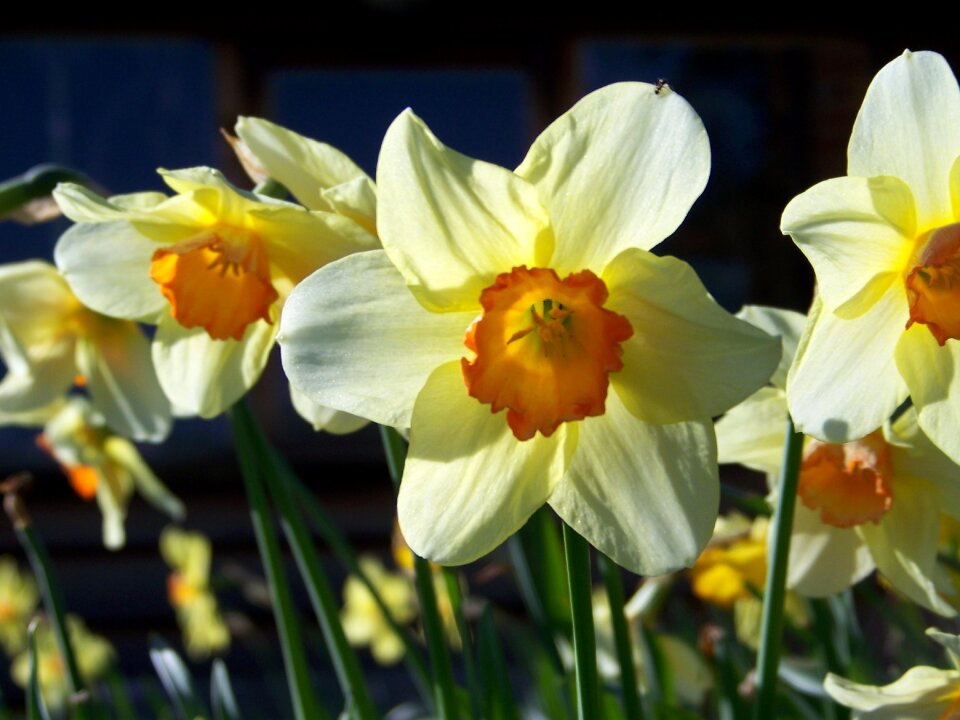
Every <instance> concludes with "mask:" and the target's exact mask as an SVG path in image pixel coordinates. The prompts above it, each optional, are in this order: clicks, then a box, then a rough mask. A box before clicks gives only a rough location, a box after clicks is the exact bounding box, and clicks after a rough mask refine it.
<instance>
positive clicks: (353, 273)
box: [279, 251, 475, 427]
mask: <svg viewBox="0 0 960 720" xmlns="http://www.w3.org/2000/svg"><path fill="white" fill-rule="evenodd" d="M474 319H475V314H474V313H472V312H470V313H432V312H429V311H427V310H425V309H424V308H423V307H422V306H421V305H420V304H419V303H418V302H417V301H416V299H414V297H413V295H411V294H410V291H409V290H408V289H407V287H406V285H405V284H404V281H403V277H402V276H401V275H400V273H398V272H397V270H396V268H394V266H393V264H392V263H391V262H390V260H389V258H387V256H386V254H385V253H384V252H382V251H373V252H366V253H358V254H356V255H350V256H349V257H345V258H343V259H342V260H338V261H337V262H334V263H331V264H330V265H327V266H326V267H324V268H321V269H320V270H319V271H317V272H316V273H314V274H313V275H311V276H310V277H309V278H307V279H306V280H304V281H303V282H302V283H301V284H300V285H298V286H297V288H296V289H295V290H294V291H293V292H292V293H291V294H290V297H289V299H288V300H287V303H286V305H285V306H284V308H283V315H282V317H281V319H280V337H279V341H280V347H281V351H282V358H283V367H284V370H285V371H286V373H287V377H288V378H289V379H290V382H291V383H292V384H294V385H296V386H297V387H298V388H299V389H300V390H301V391H302V392H304V393H306V394H307V396H308V397H309V398H310V399H311V400H312V401H313V402H316V403H319V404H321V405H326V406H328V407H333V408H338V409H341V410H344V411H346V412H350V413H352V414H354V415H358V416H360V417H365V418H369V419H370V420H373V421H374V422H378V423H381V424H383V425H393V426H398V427H409V426H410V415H411V412H412V410H413V404H414V400H415V399H416V397H417V394H418V393H419V392H420V390H421V389H422V388H423V386H424V384H425V383H426V382H427V378H428V377H429V376H430V373H431V372H433V371H434V370H435V369H436V368H437V367H438V366H439V365H441V364H443V363H445V362H449V361H450V360H453V359H455V358H457V357H459V356H462V355H464V354H465V353H466V348H465V347H464V345H463V337H464V333H465V332H466V330H467V327H468V326H469V325H470V323H471V322H473V320H474ZM460 384H461V386H462V385H463V380H462V379H461V381H460ZM464 393H466V390H464ZM474 402H475V401H474Z"/></svg>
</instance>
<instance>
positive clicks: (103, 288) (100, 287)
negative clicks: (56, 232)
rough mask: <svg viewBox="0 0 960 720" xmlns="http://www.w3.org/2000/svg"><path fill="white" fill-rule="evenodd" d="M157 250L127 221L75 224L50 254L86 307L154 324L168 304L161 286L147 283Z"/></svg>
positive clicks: (106, 313)
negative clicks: (161, 291)
mask: <svg viewBox="0 0 960 720" xmlns="http://www.w3.org/2000/svg"><path fill="white" fill-rule="evenodd" d="M157 248H158V245H157V244H156V243H154V242H152V241H151V240H148V239H147V238H146V237H144V236H143V235H142V234H141V233H139V232H138V231H137V230H136V229H135V228H134V227H133V226H132V225H131V224H130V223H127V222H122V221H121V222H105V223H98V224H94V225H74V226H73V227H71V228H70V229H69V230H67V231H66V232H65V233H64V234H63V235H62V236H61V237H60V240H59V241H58V242H57V246H56V248H55V249H54V252H53V256H54V260H55V261H56V263H57V267H58V268H59V269H60V272H61V273H63V276H64V277H65V278H66V280H67V283H68V284H69V285H70V289H71V290H73V292H74V294H75V295H76V296H77V297H78V298H79V299H80V302H82V303H83V304H84V305H86V306H88V307H89V308H91V309H93V310H96V311H97V312H100V313H103V314H104V315H110V316H111V317H118V318H125V319H128V320H143V321H156V317H157V315H158V314H159V313H160V312H161V311H163V310H164V309H165V308H166V305H167V301H166V300H165V299H164V297H163V295H161V294H160V287H159V286H158V285H156V284H155V283H153V282H150V281H149V279H148V278H149V272H150V260H151V258H152V257H153V253H154V252H155V251H156V250H157ZM106 278H109V281H106Z"/></svg>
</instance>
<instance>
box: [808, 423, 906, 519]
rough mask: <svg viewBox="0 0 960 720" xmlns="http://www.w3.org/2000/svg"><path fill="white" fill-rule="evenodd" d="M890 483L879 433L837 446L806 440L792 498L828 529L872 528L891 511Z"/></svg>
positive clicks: (886, 450) (885, 449)
mask: <svg viewBox="0 0 960 720" xmlns="http://www.w3.org/2000/svg"><path fill="white" fill-rule="evenodd" d="M892 480H893V471H892V467H891V464H890V451H889V447H888V446H887V442H886V440H884V439H883V434H882V433H881V432H880V431H874V432H872V433H871V434H869V435H867V436H866V437H865V438H863V439H862V440H855V441H854V442H849V443H844V444H842V445H837V444H833V443H822V442H819V441H818V440H810V441H809V442H808V444H807V447H806V450H805V451H804V454H803V462H802V463H801V464H800V483H799V486H798V488H797V494H798V495H799V496H800V499H801V500H803V504H804V505H806V506H807V507H808V508H810V509H811V510H819V511H820V519H821V520H822V521H823V522H825V523H827V524H828V525H833V526H834V527H839V528H849V527H853V526H855V525H861V524H863V523H865V522H867V521H868V520H869V521H871V522H873V523H874V524H877V523H879V522H880V518H881V517H883V515H884V513H886V512H887V511H888V510H890V508H891V506H892V505H893V490H892V488H891V481H892Z"/></svg>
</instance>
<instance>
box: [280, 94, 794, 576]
mask: <svg viewBox="0 0 960 720" xmlns="http://www.w3.org/2000/svg"><path fill="white" fill-rule="evenodd" d="M709 168H710V153H709V146H708V143H707V137H706V133H705V131H704V129H703V126H702V124H701V123H700V119H699V118H698V117H697V115H696V113H694V112H693V110H692V109H691V108H690V106H689V105H688V104H687V103H686V102H685V101H684V100H683V99H682V98H680V97H679V96H678V95H676V94H674V93H672V92H671V91H670V90H669V89H668V88H665V89H664V90H663V91H662V92H659V93H658V92H657V91H656V89H655V88H654V87H653V86H652V85H646V84H642V83H624V84H619V85H613V86H610V87H607V88H604V89H602V90H599V91H597V92H595V93H592V94H591V95H589V96H588V97H586V98H584V99H583V100H582V101H580V102H579V103H578V104H577V105H576V106H575V107H574V108H573V109H571V110H570V111H569V112H567V113H566V114H564V115H563V116H561V117H560V118H559V119H558V120H557V121H555V122H554V123H553V124H552V125H551V126H550V127H549V128H547V129H546V131H545V132H544V133H543V134H542V135H540V137H539V138H538V139H537V140H536V141H535V142H534V144H533V147H532V148H531V149H530V151H529V153H528V155H527V157H526V159H525V160H524V161H523V163H522V164H521V165H520V167H518V168H517V170H516V171H513V172H511V171H509V170H507V169H505V168H501V167H498V166H495V165H491V164H488V163H484V162H481V161H479V160H474V159H472V158H469V157H466V156H464V155H460V154H459V153H456V152H454V151H453V150H450V149H448V148H447V147H445V146H444V145H443V144H442V143H441V142H440V141H439V140H438V139H437V138H436V137H434V135H433V134H432V133H431V132H430V130H429V129H428V128H427V127H426V125H425V124H424V123H423V122H422V121H421V120H420V119H419V118H417V117H416V116H415V115H414V114H413V113H412V112H411V111H409V110H408V111H405V112H404V113H402V114H401V115H400V116H399V117H398V118H397V119H396V120H395V121H394V122H393V124H392V125H391V126H390V128H389V130H388V131H387V134H386V137H385V139H384V142H383V146H382V148H381V152H380V159H379V164H378V168H377V192H378V207H377V227H378V230H379V232H380V238H381V241H382V242H383V246H384V251H376V252H368V253H359V254H356V255H353V256H351V257H348V258H344V259H343V260H341V261H338V262H335V263H332V264H330V265H328V266H327V267H325V268H323V269H321V270H320V271H319V272H317V273H316V274H314V275H313V276H311V277H310V278H308V279H307V280H306V281H305V282H304V283H301V285H300V286H299V287H298V288H297V289H296V290H295V291H294V293H293V294H292V295H291V298H290V302H289V304H288V306H287V308H286V310H285V312H284V317H283V319H282V323H281V325H282V327H281V347H282V351H283V362H284V367H285V369H286V372H287V374H288V376H289V378H290V380H291V382H292V383H293V384H294V385H295V386H297V387H298V388H299V389H300V390H301V391H303V392H305V393H307V394H308V395H309V396H310V397H311V399H313V400H314V401H315V402H318V403H320V404H323V405H328V406H331V407H335V408H338V409H340V410H345V411H347V412H350V413H353V414H355V415H358V416H360V417H366V418H370V419H371V420H374V421H376V422H379V423H382V424H387V425H393V426H397V427H410V449H409V453H408V458H407V462H406V467H405V471H404V476H403V479H402V484H401V487H400V494H399V499H398V514H399V520H400V526H401V529H402V530H403V535H404V537H405V538H406V540H407V542H408V543H409V544H410V546H411V548H413V550H414V551H415V552H416V553H418V554H419V555H421V556H424V557H427V558H429V559H431V560H434V561H436V562H440V563H444V564H459V563H466V562H470V561H472V560H474V559H476V558H478V557H480V556H482V555H484V554H485V553H487V552H489V551H491V550H492V549H493V548H495V547H496V546H497V545H498V544H499V543H501V542H502V541H503V540H504V539H506V538H507V537H508V536H510V535H511V534H512V533H514V532H515V531H516V530H517V529H519V528H520V527H521V526H522V525H523V523H524V522H525V521H526V520H527V518H528V517H530V515H531V514H532V513H533V512H534V511H535V510H536V509H537V508H539V507H540V506H542V505H543V504H544V503H545V502H549V503H550V505H551V506H552V507H553V508H554V509H555V510H556V512H557V513H558V514H559V515H560V516H561V517H562V518H563V519H564V520H565V521H566V522H567V523H569V524H570V525H571V526H572V527H573V528H575V529H576V530H577V532H579V533H580V534H581V535H583V536H584V537H585V538H586V539H587V540H589V541H590V542H591V543H592V544H593V545H595V546H596V547H598V548H599V549H600V550H602V551H603V552H605V553H607V554H608V555H610V556H611V557H613V558H614V559H615V560H616V561H617V562H618V563H620V564H621V565H623V566H625V567H627V568H630V569H632V570H634V571H637V572H641V573H644V574H656V573H663V572H666V571H668V570H670V569H673V568H676V567H678V566H681V565H690V564H692V563H693V561H694V559H695V558H696V556H697V555H698V553H699V551H700V549H701V548H702V547H703V545H704V544H705V543H706V541H707V540H708V539H709V537H710V533H711V531H712V529H713V521H714V519H715V518H716V513H717V505H718V495H719V486H718V481H717V468H716V462H715V452H716V450H715V444H714V434H713V426H712V422H711V417H712V416H714V415H717V414H718V413H720V412H722V411H723V410H724V409H725V408H728V407H730V406H731V405H732V404H734V403H736V402H738V401H739V400H740V399H742V398H744V397H746V396H747V395H748V394H749V393H751V392H752V391H753V390H755V389H756V388H757V387H758V386H759V385H760V384H762V383H763V382H765V381H766V379H767V378H768V377H769V375H770V373H771V372H772V370H773V368H774V366H775V364H776V359H777V357H778V352H779V351H778V347H777V343H776V341H775V340H773V339H772V338H770V337H769V336H767V335H766V334H764V333H761V332H760V331H757V330H756V329H755V328H752V327H750V326H748V325H746V324H745V323H742V322H740V321H738V320H736V319H735V318H733V317H732V316H730V315H728V314H727V313H726V312H724V311H723V310H722V309H721V308H720V307H719V306H718V305H717V304H716V303H715V302H714V301H713V299H712V298H711V297H710V295H709V294H708V293H707V291H706V290H705V289H704V287H703V285H702V284H701V283H700V282H699V280H698V279H697V277H696V274H695V273H694V272H693V271H692V270H691V269H690V267H689V266H687V265H686V264H684V263H682V262H680V261H679V260H676V259H673V258H669V257H658V256H656V255H653V254H652V253H651V252H649V250H650V249H651V248H653V247H654V246H655V245H656V244H657V243H659V242H660V241H661V240H662V239H663V238H665V237H666V236H668V235H669V234H671V233H672V232H673V231H674V230H675V229H676V228H677V226H678V225H679V224H680V222H681V221H682V220H683V218H684V216H685V215H686V213H687V211H688V209H689V208H690V206H691V204H692V203H693V201H694V200H695V199H696V198H697V196H698V195H699V194H700V192H701V190H702V189H703V187H704V185H705V183H706V180H707V175H708V173H709ZM609 388H612V391H610V392H608V389H609ZM504 410H505V411H506V412H505V413H501V411H504Z"/></svg>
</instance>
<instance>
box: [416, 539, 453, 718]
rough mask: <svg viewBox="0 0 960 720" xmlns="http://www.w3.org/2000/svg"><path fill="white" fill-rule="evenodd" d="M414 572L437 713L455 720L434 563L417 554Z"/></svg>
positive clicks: (448, 654) (451, 684) (451, 672)
mask: <svg viewBox="0 0 960 720" xmlns="http://www.w3.org/2000/svg"><path fill="white" fill-rule="evenodd" d="M413 568H414V572H415V573H416V580H417V595H418V597H419V598H420V612H421V616H422V618H421V619H422V622H423V632H424V634H425V635H426V636H427V651H428V653H429V655H430V665H431V667H432V668H433V689H434V695H435V696H436V702H437V711H438V714H439V716H440V719H441V720H455V719H456V718H457V717H459V711H458V710H457V695H456V688H455V685H454V682H453V667H452V666H451V663H450V652H449V650H448V648H447V641H446V637H445V636H444V634H443V622H442V621H441V620H440V612H439V611H438V609H437V596H436V593H435V592H434V588H433V571H432V570H431V569H430V563H429V562H427V561H426V560H424V559H423V558H422V557H420V556H419V555H417V554H416V553H414V554H413Z"/></svg>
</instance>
